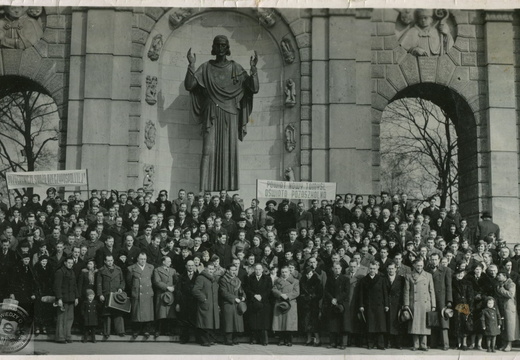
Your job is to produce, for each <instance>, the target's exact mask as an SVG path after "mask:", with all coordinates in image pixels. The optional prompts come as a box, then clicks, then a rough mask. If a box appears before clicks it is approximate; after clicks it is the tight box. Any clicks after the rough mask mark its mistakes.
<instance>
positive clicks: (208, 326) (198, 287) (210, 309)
mask: <svg viewBox="0 0 520 360" xmlns="http://www.w3.org/2000/svg"><path fill="white" fill-rule="evenodd" d="M214 272H215V265H213V264H212V263H209V264H208V265H207V266H206V269H204V270H203V271H202V273H200V275H199V276H197V278H196V279H195V285H193V291H192V293H193V296H194V297H195V299H196V300H197V322H196V324H197V328H198V329H199V334H200V338H201V340H202V346H210V345H212V344H214V340H213V339H214V335H213V332H214V331H215V330H217V329H218V328H220V314H219V308H218V282H217V279H216V278H215V277H213V273H214Z"/></svg>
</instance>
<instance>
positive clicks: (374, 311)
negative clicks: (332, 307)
mask: <svg viewBox="0 0 520 360" xmlns="http://www.w3.org/2000/svg"><path fill="white" fill-rule="evenodd" d="M359 286H360V289H359V306H360V307H363V308H364V313H365V318H366V321H367V330H368V332H369V333H383V332H386V327H387V326H386V312H385V307H389V302H388V287H387V286H386V282H385V278H384V277H383V276H382V275H380V274H375V276H374V277H373V278H372V277H370V275H367V276H365V277H364V278H363V279H361V282H360V284H359Z"/></svg>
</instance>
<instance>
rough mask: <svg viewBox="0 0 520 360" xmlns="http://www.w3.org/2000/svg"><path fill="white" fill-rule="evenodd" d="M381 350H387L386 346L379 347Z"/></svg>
mask: <svg viewBox="0 0 520 360" xmlns="http://www.w3.org/2000/svg"><path fill="white" fill-rule="evenodd" d="M377 348H378V349H379V350H386V349H385V347H384V346H378V347H377Z"/></svg>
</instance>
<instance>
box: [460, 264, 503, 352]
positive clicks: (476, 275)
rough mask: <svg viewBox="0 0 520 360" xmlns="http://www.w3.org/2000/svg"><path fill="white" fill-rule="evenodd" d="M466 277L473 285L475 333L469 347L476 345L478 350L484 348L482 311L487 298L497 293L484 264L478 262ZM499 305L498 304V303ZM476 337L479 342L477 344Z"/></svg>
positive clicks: (471, 337)
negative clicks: (481, 325) (481, 326)
mask: <svg viewBox="0 0 520 360" xmlns="http://www.w3.org/2000/svg"><path fill="white" fill-rule="evenodd" d="M466 279H467V280H468V281H469V282H470V283H471V285H472V286H473V325H474V333H473V334H472V335H471V336H470V339H471V340H470V345H469V349H473V348H474V347H475V345H476V347H477V349H478V350H482V331H480V330H481V328H480V324H481V321H480V312H481V311H482V309H484V308H485V307H486V301H485V299H486V298H487V297H488V296H493V295H494V294H495V289H493V283H492V282H491V279H490V278H489V276H488V275H487V274H486V273H485V272H484V271H483V266H482V264H478V265H477V266H476V267H475V268H474V269H473V273H472V274H468V275H466ZM496 306H498V305H496ZM475 337H476V338H477V343H476V344H475Z"/></svg>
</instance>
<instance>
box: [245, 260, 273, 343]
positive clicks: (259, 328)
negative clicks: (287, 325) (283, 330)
mask: <svg viewBox="0 0 520 360" xmlns="http://www.w3.org/2000/svg"><path fill="white" fill-rule="evenodd" d="M254 269H255V271H254V273H253V274H251V275H249V276H248V277H247V278H246V279H247V280H246V282H245V292H246V299H247V312H246V320H247V323H248V324H249V330H251V344H256V343H257V342H260V343H261V344H262V345H264V346H266V345H267V344H268V343H269V340H268V337H267V330H269V329H270V328H271V318H272V314H271V304H270V302H269V295H270V293H271V290H272V289H273V282H272V280H271V277H270V276H269V275H266V274H263V267H262V265H261V264H255V268H254Z"/></svg>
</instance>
